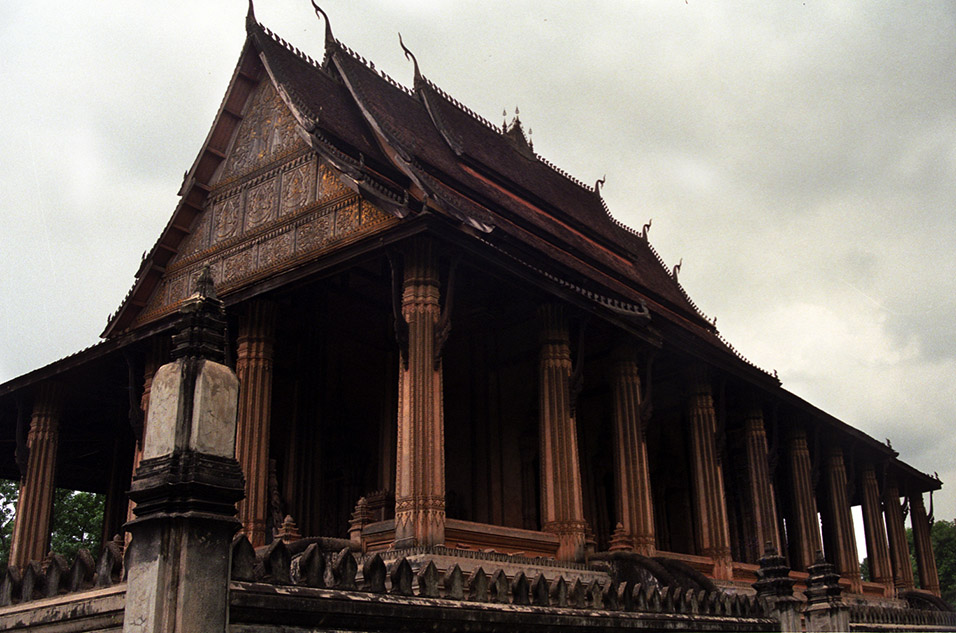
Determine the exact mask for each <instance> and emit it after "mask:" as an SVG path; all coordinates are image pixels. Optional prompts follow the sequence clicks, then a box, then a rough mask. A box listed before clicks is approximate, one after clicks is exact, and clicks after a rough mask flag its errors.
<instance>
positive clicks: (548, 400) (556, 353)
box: [538, 305, 586, 560]
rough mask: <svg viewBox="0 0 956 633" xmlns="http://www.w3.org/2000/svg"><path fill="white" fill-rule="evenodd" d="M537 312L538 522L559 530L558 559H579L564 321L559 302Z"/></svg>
mask: <svg viewBox="0 0 956 633" xmlns="http://www.w3.org/2000/svg"><path fill="white" fill-rule="evenodd" d="M538 317H539V319H540V321H541V355H540V365H539V374H538V376H539V385H538V390H539V403H540V405H539V406H540V415H541V420H540V429H539V435H540V441H541V450H540V454H539V459H540V461H541V522H542V526H541V527H542V529H543V530H544V531H546V532H553V533H555V534H557V535H558V538H559V539H560V545H559V546H558V558H559V559H561V560H578V559H580V558H582V557H583V555H584V540H585V530H586V526H585V523H584V499H583V493H582V489H581V466H580V461H579V459H578V440H577V433H576V431H575V422H574V418H573V417H572V416H571V394H570V381H571V346H570V343H569V337H568V322H567V319H566V318H565V315H564V311H563V309H562V308H561V306H558V305H544V306H542V307H541V308H540V309H539V310H538Z"/></svg>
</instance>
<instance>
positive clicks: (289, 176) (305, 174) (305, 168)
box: [279, 160, 315, 217]
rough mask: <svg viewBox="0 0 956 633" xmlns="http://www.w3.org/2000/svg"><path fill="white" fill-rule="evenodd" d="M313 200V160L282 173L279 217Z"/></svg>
mask: <svg viewBox="0 0 956 633" xmlns="http://www.w3.org/2000/svg"><path fill="white" fill-rule="evenodd" d="M313 200H315V161H314V160H313V161H309V162H308V163H306V164H304V165H301V166H299V167H296V168H295V169H292V170H290V171H287V172H286V173H284V174H283V175H282V199H281V200H280V201H279V217H282V216H285V215H287V214H289V213H291V212H293V211H295V210H296V209H301V208H302V207H306V206H308V205H309V204H310V203H311V202H312V201H313Z"/></svg>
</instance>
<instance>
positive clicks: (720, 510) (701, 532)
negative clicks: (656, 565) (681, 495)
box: [687, 365, 733, 579]
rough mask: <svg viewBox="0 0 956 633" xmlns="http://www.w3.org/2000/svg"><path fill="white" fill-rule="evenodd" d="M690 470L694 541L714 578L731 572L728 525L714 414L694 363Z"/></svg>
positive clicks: (703, 376) (700, 370)
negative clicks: (711, 567)
mask: <svg viewBox="0 0 956 633" xmlns="http://www.w3.org/2000/svg"><path fill="white" fill-rule="evenodd" d="M688 379H689V387H690V393H689V399H688V403H687V404H688V408H687V416H688V418H689V419H690V447H691V472H692V474H693V477H694V490H693V493H694V503H695V506H696V509H697V522H696V525H695V526H694V527H695V529H696V530H697V542H698V544H699V546H700V550H701V554H704V555H705V556H710V557H711V558H713V559H714V577H716V578H720V579H729V578H731V577H732V575H733V569H732V568H731V557H730V526H729V524H728V522H727V506H726V501H725V494H724V477H723V473H722V470H721V468H720V464H719V463H718V460H717V414H716V412H715V411H714V398H713V394H712V392H711V386H710V382H709V380H708V378H707V373H706V369H705V368H704V367H703V366H700V365H697V366H694V367H693V368H692V369H691V371H690V372H689V375H688Z"/></svg>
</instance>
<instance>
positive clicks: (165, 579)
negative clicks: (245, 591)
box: [123, 269, 243, 633]
mask: <svg viewBox="0 0 956 633" xmlns="http://www.w3.org/2000/svg"><path fill="white" fill-rule="evenodd" d="M181 312H182V313H183V317H182V319H183V323H182V327H181V329H180V332H179V333H178V334H177V335H176V337H175V338H174V349H173V357H174V358H175V359H176V360H174V361H173V362H172V363H169V364H166V365H163V366H162V367H160V368H159V370H158V371H157V372H156V375H155V376H154V378H153V385H152V394H151V397H150V406H149V411H148V424H147V427H146V435H145V440H144V444H143V459H142V461H141V462H140V465H139V468H138V470H137V472H136V475H135V476H134V478H133V484H132V488H131V490H130V498H132V499H133V500H134V501H135V502H136V507H135V509H134V514H135V515H136V518H135V519H134V520H133V521H131V522H129V523H128V524H127V525H126V529H127V530H128V531H129V532H130V533H131V535H132V538H131V541H130V545H129V550H128V558H127V588H126V608H125V615H124V620H123V631H124V632H126V633H186V632H193V631H226V630H227V627H228V590H229V571H230V570H229V568H230V545H231V541H232V536H233V534H235V532H236V530H237V529H238V528H239V521H238V520H237V519H236V517H235V514H236V507H235V504H236V502H237V501H238V500H239V499H241V498H242V494H243V482H242V472H241V471H240V469H239V464H238V463H237V462H236V460H235V458H234V457H233V455H234V453H235V444H234V438H235V432H236V401H237V396H238V391H239V381H238V380H237V379H236V376H235V374H233V373H232V371H231V370H230V369H229V368H228V367H226V366H225V365H222V364H221V360H222V343H223V334H222V332H223V329H224V324H225V322H224V319H223V310H222V303H221V302H219V301H218V300H217V299H216V298H215V295H214V294H213V292H212V280H211V278H210V277H209V276H208V269H207V270H206V271H205V272H204V274H203V278H201V281H200V289H199V292H198V293H197V294H196V295H193V297H191V298H190V299H188V300H187V301H186V303H185V304H184V306H183V308H182V309H181Z"/></svg>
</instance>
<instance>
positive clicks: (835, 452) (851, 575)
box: [826, 442, 862, 593]
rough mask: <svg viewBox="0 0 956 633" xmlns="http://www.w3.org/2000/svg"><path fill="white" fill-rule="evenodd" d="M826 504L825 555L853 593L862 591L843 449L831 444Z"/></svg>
mask: <svg viewBox="0 0 956 633" xmlns="http://www.w3.org/2000/svg"><path fill="white" fill-rule="evenodd" d="M826 477H827V505H828V508H827V509H828V512H827V515H828V517H827V518H828V519H829V523H830V525H829V526H828V530H827V531H828V533H829V534H831V535H832V536H831V543H830V545H831V547H832V549H835V550H836V551H834V552H827V559H828V560H829V561H831V562H832V563H833V564H834V565H835V567H836V570H837V572H839V574H840V575H841V576H842V577H844V578H846V579H848V580H849V581H850V583H851V586H852V588H853V591H855V592H857V593H859V592H861V591H862V585H861V584H860V559H859V558H858V557H857V551H856V536H855V535H854V533H853V516H852V515H851V514H850V501H849V499H848V498H847V492H846V488H847V476H846V466H845V464H844V462H843V450H842V449H841V448H840V446H839V444H837V443H836V442H832V443H831V444H830V448H829V451H828V454H827V462H826Z"/></svg>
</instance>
